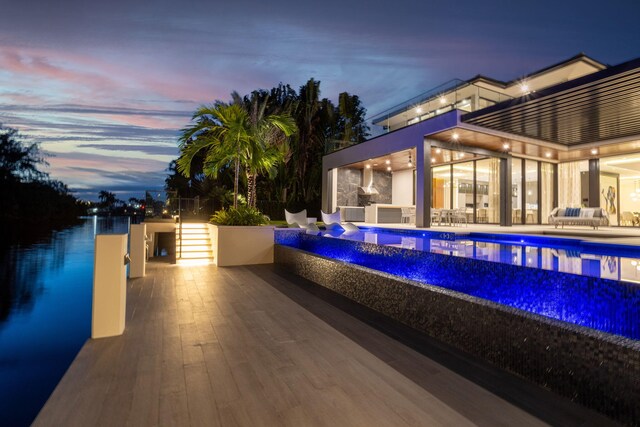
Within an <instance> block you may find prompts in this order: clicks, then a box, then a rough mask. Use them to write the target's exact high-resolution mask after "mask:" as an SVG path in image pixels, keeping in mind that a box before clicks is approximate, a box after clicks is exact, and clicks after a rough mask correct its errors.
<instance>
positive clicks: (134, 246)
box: [129, 223, 147, 278]
mask: <svg viewBox="0 0 640 427" xmlns="http://www.w3.org/2000/svg"><path fill="white" fill-rule="evenodd" d="M146 234H147V224H144V223H142V224H131V235H130V239H129V252H130V254H131V265H130V266H129V277H131V278H134V277H144V275H145V270H146V265H147V249H146V247H147V242H146Z"/></svg>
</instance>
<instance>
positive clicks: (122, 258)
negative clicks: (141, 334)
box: [91, 234, 129, 339]
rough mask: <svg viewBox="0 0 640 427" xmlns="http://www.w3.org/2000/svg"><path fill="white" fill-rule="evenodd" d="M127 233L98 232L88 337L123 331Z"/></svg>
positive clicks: (125, 299)
mask: <svg viewBox="0 0 640 427" xmlns="http://www.w3.org/2000/svg"><path fill="white" fill-rule="evenodd" d="M127 237H128V235H127V234H98V235H97V236H96V241H95V253H94V267H93V305H92V311H91V338H94V339H95V338H104V337H113V336H116V335H122V333H123V332H124V323H125V311H126V304H127V277H126V272H127V264H128V263H129V255H128V254H127Z"/></svg>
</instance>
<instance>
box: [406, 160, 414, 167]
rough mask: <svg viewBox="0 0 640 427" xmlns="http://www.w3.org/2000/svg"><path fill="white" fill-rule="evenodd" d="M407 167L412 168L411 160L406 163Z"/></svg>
mask: <svg viewBox="0 0 640 427" xmlns="http://www.w3.org/2000/svg"><path fill="white" fill-rule="evenodd" d="M407 166H409V167H410V168H412V167H413V163H411V160H409V163H407Z"/></svg>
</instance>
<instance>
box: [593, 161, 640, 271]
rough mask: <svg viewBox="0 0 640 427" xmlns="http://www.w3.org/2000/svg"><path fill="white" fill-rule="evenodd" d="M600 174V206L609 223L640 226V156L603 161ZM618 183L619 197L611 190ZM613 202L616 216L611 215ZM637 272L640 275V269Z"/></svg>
mask: <svg viewBox="0 0 640 427" xmlns="http://www.w3.org/2000/svg"><path fill="white" fill-rule="evenodd" d="M600 173H601V175H600V206H601V207H603V208H605V209H607V212H608V213H609V221H610V223H611V224H612V225H613V224H617V225H621V226H623V227H637V226H640V153H636V154H631V155H624V156H615V157H605V158H602V159H600ZM603 175H604V176H603ZM615 181H617V187H618V189H619V191H618V192H617V193H616V195H617V197H615V196H614V195H613V191H610V189H609V187H610V186H614V185H615V184H614V182H615ZM616 199H617V200H616ZM616 201H617V205H616ZM612 202H613V205H614V207H615V208H616V211H617V212H616V213H612V212H611V210H612V209H611V205H612ZM639 265H640V264H639ZM637 271H638V274H639V275H640V267H638V270H637Z"/></svg>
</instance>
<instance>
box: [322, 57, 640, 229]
mask: <svg viewBox="0 0 640 427" xmlns="http://www.w3.org/2000/svg"><path fill="white" fill-rule="evenodd" d="M370 129H371V130H370V132H371V134H372V137H371V138H370V139H368V140H367V141H365V142H362V143H359V144H355V145H350V146H347V147H342V148H339V149H337V150H334V151H333V152H330V153H329V154H327V155H326V156H324V158H323V183H322V191H323V193H322V197H323V203H322V207H323V210H325V211H327V212H332V211H334V210H336V209H337V208H340V210H341V212H342V215H343V219H345V220H347V221H365V222H369V223H384V222H388V223H399V222H401V221H404V220H405V219H406V215H405V216H403V212H404V213H405V214H406V212H407V211H410V212H411V213H412V216H411V217H409V218H408V220H409V221H410V222H414V221H415V225H416V226H418V227H429V226H430V224H431V219H432V215H431V214H432V211H434V210H439V209H445V210H457V211H458V212H462V213H463V215H465V216H466V220H467V221H468V222H469V223H488V224H499V225H502V226H510V225H515V224H546V223H548V216H549V213H550V212H551V211H552V210H553V209H554V208H555V207H581V206H589V207H602V208H605V209H606V210H607V212H608V214H609V218H610V224H611V225H622V226H632V225H634V224H635V225H638V224H639V213H640V58H638V59H634V60H632V61H629V62H625V63H622V64H619V65H616V66H607V65H605V64H602V63H600V62H598V61H596V60H594V59H592V58H589V57H588V56H586V55H584V54H580V55H577V56H575V57H573V58H570V59H568V60H566V61H564V62H561V63H559V64H556V65H552V66H550V67H547V68H544V69H542V70H540V71H537V72H535V73H532V74H530V75H528V76H525V77H524V78H522V79H518V80H513V81H510V82H501V81H498V80H495V79H491V78H488V77H484V76H477V77H474V78H472V79H470V80H467V81H462V80H454V81H451V82H448V83H446V84H444V85H442V86H440V87H437V88H435V89H433V90H431V91H429V92H426V93H424V94H422V95H420V96H418V97H416V98H413V99H411V100H409V101H407V102H405V103H403V104H402V105H400V106H398V107H394V108H392V109H390V110H389V111H387V112H384V113H382V114H380V115H378V116H376V117H374V118H373V119H372V121H371V123H370Z"/></svg>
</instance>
